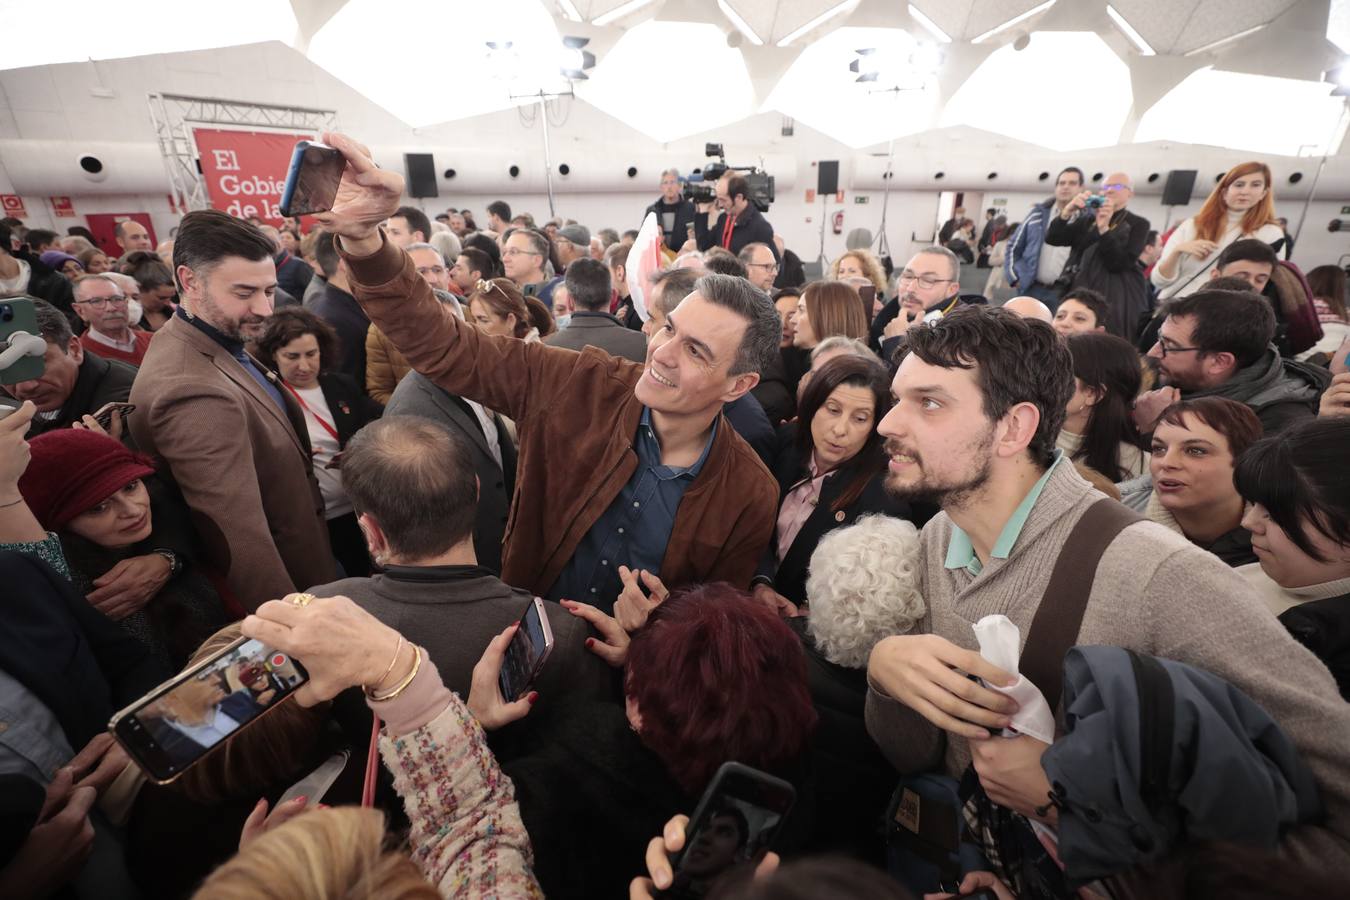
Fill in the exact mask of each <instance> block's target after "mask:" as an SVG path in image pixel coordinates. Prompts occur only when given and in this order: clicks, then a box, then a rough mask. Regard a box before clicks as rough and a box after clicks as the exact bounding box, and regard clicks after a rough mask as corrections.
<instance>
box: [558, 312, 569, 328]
mask: <svg viewBox="0 0 1350 900" xmlns="http://www.w3.org/2000/svg"><path fill="white" fill-rule="evenodd" d="M554 321H555V322H557V323H558V327H559V328H566V327H567V323H568V322H570V321H572V314H571V313H568V314H567V315H565V316H558V318H557V319H555V320H554Z"/></svg>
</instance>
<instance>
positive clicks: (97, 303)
mask: <svg viewBox="0 0 1350 900" xmlns="http://www.w3.org/2000/svg"><path fill="white" fill-rule="evenodd" d="M71 302H73V303H83V304H85V305H86V306H92V307H93V308H94V309H106V308H107V306H108V304H109V303H122V304H125V303H126V302H127V296H126V294H113V295H112V296H111V297H95V298H93V299H92V300H73V301H71Z"/></svg>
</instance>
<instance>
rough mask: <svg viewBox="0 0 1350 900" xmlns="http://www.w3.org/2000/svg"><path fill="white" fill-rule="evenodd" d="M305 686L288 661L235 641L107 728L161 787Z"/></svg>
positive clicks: (304, 674)
mask: <svg viewBox="0 0 1350 900" xmlns="http://www.w3.org/2000/svg"><path fill="white" fill-rule="evenodd" d="M307 681H309V675H308V673H307V672H305V670H304V668H303V667H302V666H301V665H300V663H299V662H297V661H296V660H294V659H291V658H290V657H289V656H287V655H286V654H285V653H281V652H280V651H276V650H272V649H270V648H268V647H266V646H264V645H263V644H262V643H261V642H260V641H256V640H251V639H247V638H240V639H239V640H237V641H235V642H234V643H232V644H230V645H228V646H226V647H224V648H222V649H221V650H220V651H218V652H216V653H213V654H211V655H210V656H209V657H207V658H206V659H204V660H202V661H201V662H199V663H197V664H196V665H193V666H191V667H190V668H188V669H187V670H186V671H184V672H183V673H182V674H180V675H178V676H177V677H176V678H173V679H171V680H169V681H167V682H165V683H164V684H162V685H160V686H159V687H157V688H155V689H154V690H153V691H151V692H150V693H149V694H146V695H145V696H144V697H142V698H141V699H140V700H137V701H136V702H135V703H133V704H131V705H130V706H128V707H127V708H126V709H124V710H122V711H121V712H119V713H117V715H115V716H114V717H113V720H112V722H111V723H110V725H109V728H110V729H111V731H112V733H113V736H114V737H115V738H116V739H117V741H118V743H120V744H121V745H122V746H123V747H124V748H125V749H126V751H127V754H128V755H129V756H131V758H132V759H133V760H135V761H136V763H137V765H139V766H140V767H141V768H142V769H143V770H145V772H146V774H147V775H149V776H150V778H151V779H152V780H154V781H156V782H158V783H160V784H165V783H168V782H170V781H173V780H174V779H175V778H177V777H178V776H180V775H182V774H183V772H184V771H186V770H187V769H188V768H190V767H191V766H192V765H194V764H195V763H197V762H199V761H200V760H201V759H203V758H204V757H205V756H206V755H207V754H208V753H210V752H211V751H212V750H214V749H216V748H217V747H219V746H220V745H221V744H223V743H225V741H226V740H228V739H229V738H230V737H231V736H232V735H233V734H234V733H235V732H237V731H238V730H239V729H241V728H244V727H246V726H248V725H249V724H250V723H252V722H255V721H257V720H258V719H259V718H260V717H262V716H263V715H265V714H266V713H268V712H270V711H271V710H273V709H276V708H277V706H279V705H280V704H281V703H282V701H284V700H285V699H286V698H288V697H290V696H291V694H293V693H295V691H296V690H298V689H299V688H300V687H301V686H303V685H304V684H305V683H306V682H307Z"/></svg>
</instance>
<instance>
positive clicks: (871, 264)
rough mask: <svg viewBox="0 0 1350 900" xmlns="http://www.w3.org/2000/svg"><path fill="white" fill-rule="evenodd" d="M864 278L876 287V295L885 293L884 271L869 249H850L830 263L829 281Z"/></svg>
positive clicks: (879, 295)
mask: <svg viewBox="0 0 1350 900" xmlns="http://www.w3.org/2000/svg"><path fill="white" fill-rule="evenodd" d="M851 278H865V279H867V280H868V281H870V282H872V286H873V287H875V288H876V289H877V297H878V298H880V297H881V295H882V294H884V293H886V271H885V270H884V269H883V268H882V267H881V261H880V260H878V259H877V258H876V257H875V256H874V255H873V254H872V251H870V250H861V249H860V250H850V251H848V252H847V253H845V254H844V255H843V256H841V257H839V258H838V259H836V260H835V261H834V262H833V263H832V264H831V265H830V280H831V281H848V280H849V279H851Z"/></svg>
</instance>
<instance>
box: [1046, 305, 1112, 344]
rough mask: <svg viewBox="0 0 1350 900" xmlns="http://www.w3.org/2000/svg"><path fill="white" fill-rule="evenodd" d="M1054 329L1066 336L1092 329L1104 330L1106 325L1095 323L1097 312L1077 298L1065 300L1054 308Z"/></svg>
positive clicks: (1087, 331)
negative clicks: (1057, 307)
mask: <svg viewBox="0 0 1350 900" xmlns="http://www.w3.org/2000/svg"><path fill="white" fill-rule="evenodd" d="M1053 324H1054V329H1055V331H1058V332H1059V333H1060V334H1062V335H1064V336H1065V337H1068V336H1069V335H1071V334H1089V333H1091V332H1093V331H1105V330H1106V326H1104V325H1098V324H1097V314H1096V313H1095V312H1093V311H1092V308H1091V307H1090V306H1088V305H1087V304H1085V303H1082V302H1080V301H1078V300H1065V301H1063V302H1061V303H1060V304H1059V309H1057V310H1055V321H1054V323H1053Z"/></svg>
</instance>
